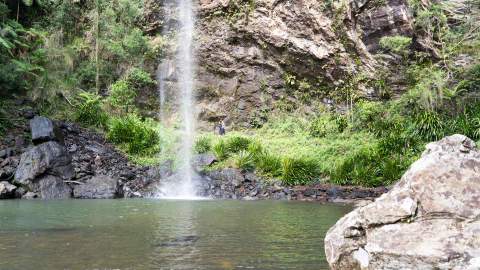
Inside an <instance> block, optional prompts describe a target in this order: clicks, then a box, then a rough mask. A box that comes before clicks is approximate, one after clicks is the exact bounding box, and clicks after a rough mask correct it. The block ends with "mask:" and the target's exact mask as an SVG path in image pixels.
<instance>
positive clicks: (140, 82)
mask: <svg viewBox="0 0 480 270" xmlns="http://www.w3.org/2000/svg"><path fill="white" fill-rule="evenodd" d="M126 81H127V82H128V83H129V84H130V86H131V87H133V88H135V89H138V88H142V87H146V86H150V85H155V81H154V80H153V79H152V77H151V76H150V74H148V73H147V72H146V71H144V70H142V69H140V68H133V69H131V70H130V72H129V73H128V75H127V76H126Z"/></svg>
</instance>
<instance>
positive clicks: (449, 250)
mask: <svg viewBox="0 0 480 270" xmlns="http://www.w3.org/2000/svg"><path fill="white" fill-rule="evenodd" d="M479 217H480V152H479V151H478V150H477V149H476V148H475V143H474V142H473V141H472V140H470V139H468V138H467V137H465V136H463V135H453V136H450V137H446V138H444V139H443V140H440V141H438V142H434V143H430V144H429V145H427V149H426V151H425V152H424V153H423V155H422V158H421V159H420V160H418V161H417V162H415V163H414V164H413V165H412V166H411V167H410V169H409V170H408V171H407V172H406V173H405V175H404V176H403V177H402V179H401V180H400V181H399V182H398V183H397V184H396V185H395V187H394V188H393V189H392V190H391V191H390V192H388V193H386V194H384V195H383V196H381V197H380V198H378V199H377V200H376V201H375V202H373V203H371V204H368V205H366V206H364V207H360V208H357V209H356V210H354V211H353V212H351V213H349V214H347V215H346V216H345V217H343V218H342V219H340V220H339V221H338V222H337V224H336V225H335V226H334V227H332V228H331V229H330V230H329V232H328V233H327V236H326V238H325V252H326V256H327V260H328V262H329V264H330V266H331V267H332V269H352V270H354V269H362V270H363V269H458V270H460V269H463V270H465V269H470V270H473V269H480V259H479V258H480V237H478V233H479V232H480V219H479Z"/></svg>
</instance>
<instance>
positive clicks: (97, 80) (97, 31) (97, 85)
mask: <svg viewBox="0 0 480 270" xmlns="http://www.w3.org/2000/svg"><path fill="white" fill-rule="evenodd" d="M95 5H96V22H95V65H96V69H97V70H96V74H95V88H96V89H97V94H100V63H99V60H98V59H99V50H100V46H99V43H100V41H99V40H100V1H99V0H96V1H95Z"/></svg>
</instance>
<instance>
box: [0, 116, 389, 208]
mask: <svg viewBox="0 0 480 270" xmlns="http://www.w3.org/2000/svg"><path fill="white" fill-rule="evenodd" d="M13 116H14V117H15V118H17V119H18V121H16V123H15V126H14V127H13V128H12V129H11V130H9V131H8V132H7V135H6V136H4V137H3V138H2V140H1V141H0V199H14V198H23V199H34V198H41V199H65V198H78V199H112V198H139V197H154V196H155V195H156V194H158V191H159V186H161V185H162V184H163V183H165V182H168V181H172V180H175V175H174V174H173V172H172V170H171V164H169V163H165V164H163V165H160V166H139V165H136V164H132V163H131V162H129V161H128V159H127V158H126V156H125V155H124V154H123V153H121V152H120V151H118V150H117V149H115V147H114V146H113V145H112V144H110V143H108V142H107V141H106V140H105V138H104V136H103V135H101V134H99V133H96V132H94V131H91V130H88V129H85V128H82V127H80V126H78V125H76V124H73V123H68V122H61V121H51V120H50V119H48V118H45V117H39V116H36V113H35V111H33V110H31V109H21V110H16V111H15V112H14V113H13ZM214 159H215V157H213V156H209V155H198V156H196V157H195V159H194V164H193V167H194V168H195V170H196V171H197V172H198V174H197V183H198V187H197V188H198V190H199V195H200V196H205V197H210V198H215V199H239V200H266V199H269V200H302V201H319V202H343V203H351V202H356V201H365V200H373V199H374V198H376V197H378V196H380V195H381V194H383V193H385V192H386V191H387V189H386V188H362V187H350V186H335V185H330V184H313V185H309V186H295V187H287V186H283V185H282V183H281V181H272V180H268V179H263V178H262V177H259V176H257V175H255V174H254V173H251V172H242V171H240V170H238V169H233V168H225V169H221V170H216V171H205V170H204V167H205V166H207V165H210V164H211V163H212V162H214Z"/></svg>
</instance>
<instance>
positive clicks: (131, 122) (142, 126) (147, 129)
mask: <svg viewBox="0 0 480 270" xmlns="http://www.w3.org/2000/svg"><path fill="white" fill-rule="evenodd" d="M152 126H153V124H152V123H151V120H149V119H147V120H142V119H140V118H139V117H138V116H137V115H136V114H127V115H126V116H125V117H113V118H112V119H110V122H109V128H108V133H107V138H108V139H109V140H110V141H112V142H114V143H117V144H124V145H125V148H126V150H127V152H128V153H131V154H143V153H158V151H159V149H158V147H159V145H160V138H159V135H158V133H157V130H156V129H155V128H153V127H152Z"/></svg>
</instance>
